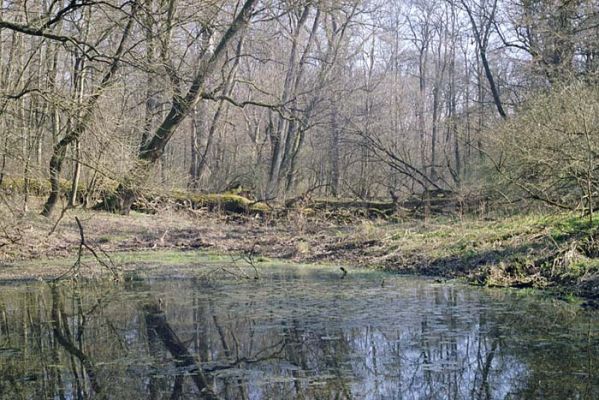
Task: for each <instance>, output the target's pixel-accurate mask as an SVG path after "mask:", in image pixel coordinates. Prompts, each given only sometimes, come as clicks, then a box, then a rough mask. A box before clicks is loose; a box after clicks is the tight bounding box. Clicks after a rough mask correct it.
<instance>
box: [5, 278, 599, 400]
mask: <svg viewBox="0 0 599 400" xmlns="http://www.w3.org/2000/svg"><path fill="white" fill-rule="evenodd" d="M377 282H378V278H376V277H375V278H372V279H370V278H368V275H364V276H362V277H360V276H357V277H352V278H351V279H345V280H343V281H340V280H339V279H332V278H331V277H330V276H329V275H327V274H326V273H318V272H312V273H311V274H307V275H301V274H299V275H298V274H296V273H294V272H287V273H281V274H277V273H274V274H273V275H272V276H271V277H269V278H264V279H261V280H260V281H254V280H252V281H247V282H241V283H239V282H232V281H227V280H223V281H212V282H202V281H193V280H170V281H169V280H163V281H160V280H159V281H148V282H145V283H142V284H137V285H130V286H126V287H115V286H108V287H102V286H84V285H81V284H78V283H74V282H66V283H62V284H60V285H59V286H56V287H53V288H48V287H47V286H44V285H39V286H37V285H36V286H21V287H15V286H11V287H4V288H3V289H2V291H1V292H0V398H1V399H11V400H12V399H40V398H51V399H87V398H94V399H122V398H126V399H130V400H134V399H167V398H171V399H185V398H206V399H215V398H221V399H242V400H245V399H505V398H539V397H542V398H555V399H562V398H587V399H591V398H599V384H598V382H597V376H596V375H595V371H594V366H596V365H597V362H598V361H599V355H598V353H599V352H598V351H597V350H598V349H599V347H598V338H597V330H598V329H597V325H598V322H597V315H596V314H593V313H584V314H583V313H582V312H580V310H577V309H575V308H573V307H570V306H567V305H566V306H565V305H556V304H553V303H550V302H546V301H545V302H544V301H540V300H538V299H535V298H534V297H517V296H515V295H514V294H511V293H510V292H505V291H482V290H479V289H473V288H469V287H462V286H459V285H455V286H452V285H435V284H433V283H431V282H430V281H424V280H417V279H407V278H399V277H397V278H394V277H391V278H386V282H387V284H386V287H385V288H381V287H380V285H378V284H377ZM158 297H161V298H163V299H164V301H163V302H159V301H157V300H156V299H157V298H158Z"/></svg>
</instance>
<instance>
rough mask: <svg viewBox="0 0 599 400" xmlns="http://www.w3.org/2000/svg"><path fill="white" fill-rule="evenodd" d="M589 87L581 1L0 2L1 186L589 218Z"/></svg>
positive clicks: (595, 77) (585, 7)
mask: <svg viewBox="0 0 599 400" xmlns="http://www.w3.org/2000/svg"><path fill="white" fill-rule="evenodd" d="M598 83H599V4H598V3H597V1H596V0H562V1H554V0H444V1H433V0H392V1H388V0H385V1H383V0H291V1H280V0H235V1H230V0H207V1H196V0H107V1H96V0H35V1H28V0H15V1H12V0H5V1H2V2H1V9H0V132H1V134H0V184H1V186H2V187H3V188H4V190H5V191H19V192H20V193H23V194H24V196H21V197H19V199H20V200H19V202H20V204H19V207H23V208H24V209H26V208H27V204H28V202H29V201H30V200H29V199H30V197H31V196H33V195H43V196H46V198H47V200H46V202H45V206H44V210H43V213H44V214H45V215H51V214H52V212H53V211H55V210H56V209H57V208H58V207H64V205H65V204H66V203H67V202H68V203H69V204H71V205H73V206H75V205H85V206H89V207H91V206H93V205H95V204H96V203H97V202H98V201H100V200H102V196H104V197H106V195H105V193H106V192H107V191H108V192H111V193H112V196H111V197H109V198H104V202H105V204H107V205H108V206H110V207H111V208H113V209H120V210H121V211H125V212H126V211H127V210H128V209H129V207H130V206H131V204H132V202H133V201H134V200H135V198H137V197H138V196H139V194H140V193H146V192H148V191H150V190H152V191H173V190H179V191H180V190H189V191H193V192H210V193H215V192H224V191H227V190H230V189H231V188H234V187H235V188H238V187H243V188H244V190H247V191H249V192H251V193H252V194H253V196H255V198H256V199H259V200H264V201H267V202H281V201H283V200H285V199H289V198H293V197H296V196H298V195H301V194H305V193H312V194H314V195H318V196H322V197H342V198H353V199H361V200H368V199H381V198H386V199H390V198H393V199H396V200H397V199H401V198H405V197H407V196H409V195H411V194H418V195H421V194H423V193H438V192H443V193H445V192H451V193H453V194H456V195H457V196H458V197H459V198H461V199H462V200H468V199H477V198H491V197H492V198H495V199H501V200H502V201H504V202H505V203H506V204H509V203H511V202H513V201H516V200H519V199H533V200H540V201H541V202H542V203H544V204H548V205H551V206H555V207H558V208H566V209H579V210H583V211H584V212H586V213H588V214H589V215H592V214H593V207H594V205H593V202H594V201H595V202H596V201H597V199H598V197H599V195H598V192H599V86H598ZM65 199H66V200H65Z"/></svg>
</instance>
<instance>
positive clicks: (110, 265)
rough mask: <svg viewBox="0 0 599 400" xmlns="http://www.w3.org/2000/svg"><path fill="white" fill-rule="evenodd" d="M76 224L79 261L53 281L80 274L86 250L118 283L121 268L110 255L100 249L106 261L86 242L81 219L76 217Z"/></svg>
mask: <svg viewBox="0 0 599 400" xmlns="http://www.w3.org/2000/svg"><path fill="white" fill-rule="evenodd" d="M75 222H77V227H78V229H79V248H78V250H77V260H75V262H74V263H73V266H72V267H71V268H70V269H69V270H68V271H66V272H65V273H64V274H62V275H60V276H58V277H56V278H54V279H53V281H57V280H59V279H62V278H64V277H65V276H67V275H68V274H70V273H72V274H73V275H74V276H76V275H77V274H78V273H79V269H80V268H81V265H82V258H83V253H84V250H88V251H89V252H90V253H91V254H92V255H93V256H94V258H95V259H96V261H97V262H98V264H100V265H101V266H102V267H104V268H106V269H107V270H108V271H110V273H111V274H112V277H113V278H114V280H115V281H118V280H119V279H120V274H119V268H118V267H117V266H116V265H115V263H114V262H113V261H112V259H111V258H110V256H109V255H108V253H106V252H105V251H104V250H102V249H101V248H98V249H99V252H100V253H101V254H102V255H103V256H104V258H105V260H104V259H103V258H102V257H100V255H99V254H98V252H97V251H96V250H95V249H94V248H93V247H92V246H91V245H90V244H88V243H87V241H86V240H85V233H84V230H83V224H81V220H80V219H79V217H75Z"/></svg>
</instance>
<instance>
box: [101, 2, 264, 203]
mask: <svg viewBox="0 0 599 400" xmlns="http://www.w3.org/2000/svg"><path fill="white" fill-rule="evenodd" d="M257 3H258V0H246V1H245V3H244V5H243V8H242V9H241V11H240V12H239V14H238V15H237V16H236V17H235V20H234V21H233V23H232V24H231V26H229V29H227V31H226V32H225V34H224V35H223V37H222V38H221V40H220V41H219V43H218V45H217V46H216V48H215V50H214V51H213V52H212V53H211V54H210V55H209V57H206V58H205V59H204V60H202V61H201V62H200V63H199V66H198V69H197V70H196V73H195V76H194V79H193V82H192V84H191V87H190V88H189V90H188V91H187V94H186V95H185V96H175V97H173V99H172V103H171V109H170V111H169V112H168V114H167V116H166V117H165V119H164V121H162V123H161V124H160V126H159V127H158V128H157V129H156V132H155V133H154V136H153V137H152V138H151V139H150V140H149V141H148V142H147V143H146V144H144V145H143V146H142V148H141V150H140V152H139V156H138V161H137V163H136V165H135V166H134V167H133V169H132V170H131V171H129V174H128V176H127V178H126V179H125V180H124V181H123V182H122V183H121V184H120V185H119V187H118V188H117V191H116V193H115V196H114V197H113V198H111V199H109V200H108V201H107V203H106V204H104V206H105V207H106V208H108V209H109V210H111V211H119V212H120V213H121V214H128V213H129V211H130V210H131V206H132V205H133V203H134V201H135V200H136V198H137V197H138V195H139V193H140V189H141V187H142V186H143V185H144V183H145V182H146V181H147V180H148V178H149V175H150V173H151V170H152V168H153V167H154V165H155V164H156V162H157V161H158V160H159V159H160V157H161V156H162V154H163V153H164V149H165V147H166V145H167V144H168V142H169V141H170V140H171V138H172V137H173V135H174V133H175V131H176V130H177V128H178V127H179V125H181V123H182V122H183V120H184V119H185V118H186V117H187V116H188V115H189V114H190V113H191V111H192V109H193V107H194V106H195V105H196V104H197V102H198V100H199V99H200V98H201V96H202V92H203V90H204V85H205V83H206V80H207V79H208V77H209V76H210V75H211V74H212V73H213V72H214V71H215V70H216V69H217V67H218V66H219V64H220V63H221V61H222V60H223V58H224V56H225V53H226V49H227V47H228V46H229V45H230V43H231V42H232V41H233V40H234V39H235V37H236V36H237V35H238V34H239V32H241V31H243V30H244V28H245V27H246V26H247V25H248V24H249V22H250V19H251V17H252V13H253V10H254V6H255V5H256V4H257Z"/></svg>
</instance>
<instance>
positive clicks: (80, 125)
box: [42, 4, 137, 217]
mask: <svg viewBox="0 0 599 400" xmlns="http://www.w3.org/2000/svg"><path fill="white" fill-rule="evenodd" d="M136 11H137V5H136V4H134V5H133V9H132V11H131V14H130V16H129V19H128V21H127V25H126V26H125V29H124V31H123V35H122V36H121V39H120V42H119V45H118V48H117V50H116V52H115V54H114V56H113V61H112V63H111V64H110V67H109V69H108V71H106V73H105V74H104V76H103V77H102V81H101V82H100V84H99V86H98V88H96V91H95V93H94V94H93V95H91V96H90V98H89V99H88V101H87V102H86V104H85V112H84V114H83V116H82V117H81V119H80V120H78V121H77V123H76V124H74V126H73V128H72V129H71V130H70V131H69V132H67V134H66V135H65V136H64V137H63V138H62V139H61V140H60V141H59V142H58V143H56V145H55V146H54V149H53V151H52V157H51V158H50V195H49V196H48V199H47V200H46V203H45V204H44V208H43V210H42V215H44V216H46V217H49V216H50V215H52V212H53V211H54V208H55V207H56V204H57V202H58V199H59V197H60V173H61V171H62V164H63V161H64V158H65V156H66V151H67V147H68V146H69V145H70V144H71V143H73V142H74V141H76V140H78V139H79V137H80V136H81V135H82V134H83V132H85V130H86V128H87V125H88V124H89V122H90V121H91V119H92V118H93V115H94V111H95V108H96V105H97V103H98V100H99V99H100V96H101V95H102V93H103V91H104V89H106V88H107V87H108V86H109V85H110V84H111V82H112V79H113V77H114V75H115V74H116V72H117V70H118V68H119V65H120V58H121V57H122V56H123V54H124V52H125V50H126V48H125V43H126V41H127V39H128V38H129V34H130V33H131V28H132V26H133V21H134V20H135V14H136Z"/></svg>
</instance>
